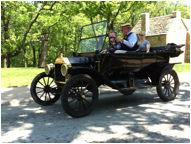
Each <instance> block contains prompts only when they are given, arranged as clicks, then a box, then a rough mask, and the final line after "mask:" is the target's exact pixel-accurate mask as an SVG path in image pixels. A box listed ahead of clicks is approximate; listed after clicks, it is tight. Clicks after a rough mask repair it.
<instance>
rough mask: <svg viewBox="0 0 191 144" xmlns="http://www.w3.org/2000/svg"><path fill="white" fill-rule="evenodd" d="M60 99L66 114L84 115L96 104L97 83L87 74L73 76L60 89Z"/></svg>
mask: <svg viewBox="0 0 191 144" xmlns="http://www.w3.org/2000/svg"><path fill="white" fill-rule="evenodd" d="M61 101H62V107H63V108H64V110H65V112H66V113H67V114H69V115H71V116H73V117H83V116H86V115H88V114H89V113H90V112H91V111H92V110H93V109H94V107H95V106H96V104H97V101H98V88H97V84H96V83H95V81H94V80H93V79H92V78H91V77H90V76H88V75H85V74H80V75H76V76H73V77H72V78H71V79H69V80H68V82H67V83H66V85H65V86H64V88H63V90H62V94H61Z"/></svg>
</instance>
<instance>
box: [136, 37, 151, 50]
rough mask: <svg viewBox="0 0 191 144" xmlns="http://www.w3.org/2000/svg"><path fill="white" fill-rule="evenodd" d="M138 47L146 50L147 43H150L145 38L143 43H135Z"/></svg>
mask: <svg viewBox="0 0 191 144" xmlns="http://www.w3.org/2000/svg"><path fill="white" fill-rule="evenodd" d="M137 44H138V46H139V48H138V49H140V48H142V51H147V45H148V44H150V43H149V41H147V40H145V42H144V43H143V44H140V42H138V43H137Z"/></svg>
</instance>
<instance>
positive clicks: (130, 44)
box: [116, 23, 138, 52]
mask: <svg viewBox="0 0 191 144" xmlns="http://www.w3.org/2000/svg"><path fill="white" fill-rule="evenodd" d="M131 29H132V27H131V24H130V23H126V24H123V25H121V31H122V33H123V36H124V38H123V39H121V38H119V37H117V38H116V41H118V42H120V43H121V48H120V50H125V51H124V52H126V51H136V50H137V49H138V45H137V40H138V39H137V36H136V34H134V33H133V32H131ZM121 52H122V51H121Z"/></svg>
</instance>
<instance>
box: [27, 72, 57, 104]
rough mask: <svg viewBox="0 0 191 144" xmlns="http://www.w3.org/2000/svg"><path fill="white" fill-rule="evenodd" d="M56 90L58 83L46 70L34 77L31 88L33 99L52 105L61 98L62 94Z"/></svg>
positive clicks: (39, 102)
mask: <svg viewBox="0 0 191 144" xmlns="http://www.w3.org/2000/svg"><path fill="white" fill-rule="evenodd" d="M49 82H50V83H49ZM56 90H57V85H56V84H55V83H54V79H53V78H52V77H51V76H48V75H46V74H45V73H44V72H42V73H40V74H38V75H37V76H36V77H35V78H34V79H33V81H32V83H31V88H30V92H31V96H32V98H33V100H34V101H35V102H36V103H38V104H39V105H42V106H48V105H52V104H54V103H55V102H56V101H57V100H58V99H59V98H60V95H59V94H56V93H55V92H56Z"/></svg>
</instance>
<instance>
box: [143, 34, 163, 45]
mask: <svg viewBox="0 0 191 144" xmlns="http://www.w3.org/2000/svg"><path fill="white" fill-rule="evenodd" d="M146 40H148V41H149V42H150V45H151V47H154V46H163V45H166V34H160V35H152V36H146Z"/></svg>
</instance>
